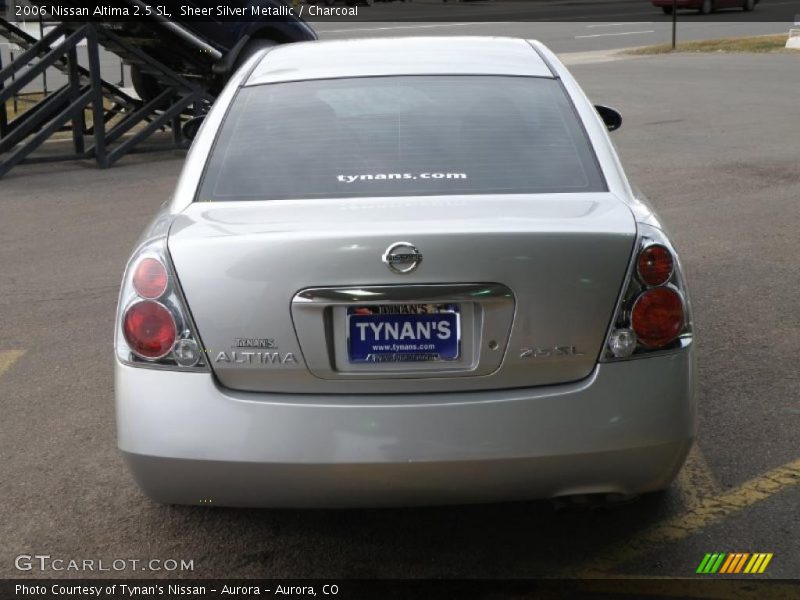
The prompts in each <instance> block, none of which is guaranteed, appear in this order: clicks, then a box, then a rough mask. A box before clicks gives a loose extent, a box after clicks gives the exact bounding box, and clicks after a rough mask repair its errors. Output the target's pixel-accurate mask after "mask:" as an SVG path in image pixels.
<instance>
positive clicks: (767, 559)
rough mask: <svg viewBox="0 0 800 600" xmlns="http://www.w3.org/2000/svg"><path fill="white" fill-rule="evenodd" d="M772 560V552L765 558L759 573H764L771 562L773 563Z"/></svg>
mask: <svg viewBox="0 0 800 600" xmlns="http://www.w3.org/2000/svg"><path fill="white" fill-rule="evenodd" d="M771 560H772V552H770V553H769V554H767V556H766V558H764V562H762V563H761V566H760V567H759V568H758V572H759V573H763V572H764V570H765V569H766V568H767V565H768V564H769V561H771Z"/></svg>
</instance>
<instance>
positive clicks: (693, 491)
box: [675, 444, 720, 508]
mask: <svg viewBox="0 0 800 600" xmlns="http://www.w3.org/2000/svg"><path fill="white" fill-rule="evenodd" d="M675 485H677V486H678V489H679V490H680V492H681V496H683V503H684V504H685V506H686V508H694V507H696V506H699V505H700V504H701V503H702V501H703V499H704V498H708V497H709V496H715V495H716V494H718V493H719V491H720V490H719V484H718V483H717V479H716V477H714V474H713V473H712V472H711V469H710V468H709V466H708V462H707V461H706V457H705V456H704V455H703V451H702V450H701V449H700V446H699V445H698V444H695V445H694V446H692V449H691V451H690V452H689V456H687V457H686V462H685V463H684V465H683V469H681V472H680V473H678V478H677V479H676V480H675Z"/></svg>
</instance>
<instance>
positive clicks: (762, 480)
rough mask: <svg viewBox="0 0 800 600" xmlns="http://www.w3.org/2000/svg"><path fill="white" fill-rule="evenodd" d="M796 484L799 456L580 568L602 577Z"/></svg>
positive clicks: (583, 572)
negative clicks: (643, 555) (639, 557)
mask: <svg viewBox="0 0 800 600" xmlns="http://www.w3.org/2000/svg"><path fill="white" fill-rule="evenodd" d="M796 485H800V459H797V460H794V461H792V462H789V463H786V464H785V465H782V466H780V467H776V468H774V469H771V470H769V471H767V472H765V473H763V474H761V475H759V476H758V477H755V478H754V479H751V480H749V481H746V482H745V483H743V484H742V485H740V486H738V487H736V488H733V489H732V490H730V491H728V492H725V493H722V494H718V495H716V496H712V497H708V498H704V499H702V500H701V501H700V503H699V505H697V506H695V507H694V508H692V509H690V510H688V511H686V512H684V513H682V514H680V515H677V516H676V517H673V518H672V519H669V520H667V521H664V522H663V523H660V524H657V525H655V526H653V527H652V528H650V529H647V530H645V531H643V532H642V533H640V534H639V535H636V536H634V537H633V538H631V539H629V540H625V541H624V542H622V543H621V544H620V545H619V546H618V547H617V548H615V549H612V550H611V551H610V552H607V553H604V554H603V556H601V557H598V558H596V559H595V560H593V561H591V562H590V563H589V564H588V565H587V566H586V567H585V568H584V569H582V570H581V576H582V577H598V576H600V577H602V576H603V575H606V574H608V573H609V572H610V571H612V570H613V569H614V568H616V567H618V566H620V565H622V564H624V563H626V562H629V561H631V560H633V559H635V558H637V557H638V556H640V555H642V554H645V553H648V552H653V551H655V550H656V549H658V548H659V547H661V546H664V545H666V544H668V543H671V542H677V541H679V540H682V539H684V538H687V537H689V536H690V535H693V534H694V533H697V532H698V531H700V530H701V529H703V528H704V527H707V526H709V525H712V524H714V523H717V522H719V521H722V520H723V519H726V518H727V517H730V516H732V515H734V514H737V513H739V512H741V511H742V510H744V509H745V508H748V507H750V506H752V505H754V504H757V503H759V502H761V501H762V500H766V499H767V498H771V497H772V496H774V495H775V494H777V493H779V492H782V491H784V490H786V489H788V488H791V487H794V486H796Z"/></svg>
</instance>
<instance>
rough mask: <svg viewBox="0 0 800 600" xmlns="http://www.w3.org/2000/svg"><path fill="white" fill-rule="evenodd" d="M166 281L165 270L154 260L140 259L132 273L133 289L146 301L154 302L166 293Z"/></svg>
mask: <svg viewBox="0 0 800 600" xmlns="http://www.w3.org/2000/svg"><path fill="white" fill-rule="evenodd" d="M167 281H168V278H167V269H166V268H165V267H164V265H163V264H161V262H160V261H158V260H156V259H155V258H149V257H148V258H145V259H142V260H141V261H140V262H139V264H138V265H136V270H135V271H134V272H133V289H135V290H136V293H137V294H139V295H140V296H141V297H142V298H147V299H148V300H155V299H156V298H158V297H160V296H161V294H163V293H164V292H165V291H167Z"/></svg>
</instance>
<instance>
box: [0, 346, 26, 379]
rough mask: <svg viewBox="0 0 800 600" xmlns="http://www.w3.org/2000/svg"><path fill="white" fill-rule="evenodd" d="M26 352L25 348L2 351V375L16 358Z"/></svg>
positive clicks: (0, 362)
mask: <svg viewBox="0 0 800 600" xmlns="http://www.w3.org/2000/svg"><path fill="white" fill-rule="evenodd" d="M23 354H25V350H6V351H4V352H0V376H2V375H3V373H5V372H6V371H8V370H9V369H10V368H11V365H13V364H14V363H15V362H16V360H17V359H18V358H19V357H20V356H22V355H23Z"/></svg>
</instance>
